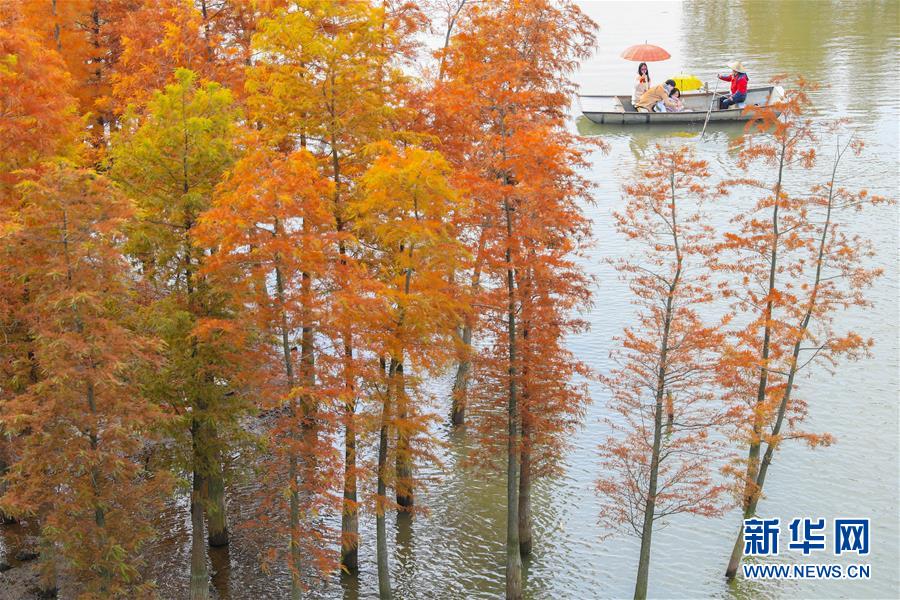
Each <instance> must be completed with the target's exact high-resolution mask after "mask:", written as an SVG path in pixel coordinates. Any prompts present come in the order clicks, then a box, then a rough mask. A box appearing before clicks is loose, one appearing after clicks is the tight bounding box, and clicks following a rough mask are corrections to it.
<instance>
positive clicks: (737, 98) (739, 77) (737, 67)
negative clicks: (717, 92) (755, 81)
mask: <svg viewBox="0 0 900 600" xmlns="http://www.w3.org/2000/svg"><path fill="white" fill-rule="evenodd" d="M728 68H729V69H731V75H719V79H721V80H722V81H730V82H731V94H729V95H728V96H725V97H724V98H719V108H720V109H726V108H728V107H730V106H732V105H734V104H739V103H741V102H743V101H744V100H746V99H747V84H748V83H749V82H750V78H749V77H747V74H746V73H745V72H744V65H742V64H741V62H740V61H738V60H736V61H734V62H730V63H728Z"/></svg>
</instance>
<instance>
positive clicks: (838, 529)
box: [834, 519, 869, 556]
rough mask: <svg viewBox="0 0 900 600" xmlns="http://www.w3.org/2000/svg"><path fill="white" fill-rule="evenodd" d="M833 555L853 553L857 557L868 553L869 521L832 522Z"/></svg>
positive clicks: (836, 520)
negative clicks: (833, 532) (833, 535)
mask: <svg viewBox="0 0 900 600" xmlns="http://www.w3.org/2000/svg"><path fill="white" fill-rule="evenodd" d="M834 529H835V537H834V554H835V556H840V555H841V554H844V553H850V552H854V553H856V554H858V555H859V556H865V555H867V554H868V553H869V519H835V520H834Z"/></svg>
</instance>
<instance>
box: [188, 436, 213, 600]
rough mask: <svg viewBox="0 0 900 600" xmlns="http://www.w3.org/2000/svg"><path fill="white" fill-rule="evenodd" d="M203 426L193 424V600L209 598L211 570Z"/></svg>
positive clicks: (206, 599)
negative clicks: (205, 526)
mask: <svg viewBox="0 0 900 600" xmlns="http://www.w3.org/2000/svg"><path fill="white" fill-rule="evenodd" d="M202 426H203V425H202V424H201V423H200V422H199V421H196V420H195V421H193V423H192V424H191V437H192V438H193V448H194V450H193V453H194V455H193V462H194V480H193V485H192V488H191V592H190V594H191V600H208V598H209V570H208V569H207V566H206V540H205V539H204V536H203V521H204V512H205V510H204V504H205V503H206V492H207V489H208V483H207V481H206V476H205V475H204V474H203V470H204V467H203V465H204V460H203V456H202V454H201V452H202V450H201V443H202V440H201V439H200V438H201V432H200V429H201V428H202Z"/></svg>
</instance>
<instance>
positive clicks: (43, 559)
mask: <svg viewBox="0 0 900 600" xmlns="http://www.w3.org/2000/svg"><path fill="white" fill-rule="evenodd" d="M40 550H41V552H40V577H39V578H38V584H37V591H38V596H39V597H41V598H56V596H57V592H58V588H57V583H56V551H55V548H54V546H53V542H50V541H48V540H46V539H42V540H41V548H40Z"/></svg>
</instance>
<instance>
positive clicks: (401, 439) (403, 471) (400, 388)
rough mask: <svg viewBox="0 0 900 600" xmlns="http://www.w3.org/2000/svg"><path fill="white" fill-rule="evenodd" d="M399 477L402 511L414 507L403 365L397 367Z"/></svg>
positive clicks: (398, 494) (397, 486)
mask: <svg viewBox="0 0 900 600" xmlns="http://www.w3.org/2000/svg"><path fill="white" fill-rule="evenodd" d="M396 379H397V385H396V388H395V392H396V397H397V422H398V425H397V427H396V429H397V474H396V475H397V476H396V483H395V484H394V487H395V488H396V492H397V504H398V505H399V506H400V508H401V510H402V509H409V508H412V506H413V479H412V456H411V455H410V447H409V434H408V433H407V432H406V431H405V429H404V427H405V425H404V421H405V420H406V418H407V417H408V416H409V415H408V413H407V399H406V383H405V382H404V380H403V365H402V364H399V365H397V374H396Z"/></svg>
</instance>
